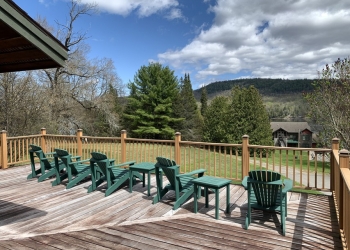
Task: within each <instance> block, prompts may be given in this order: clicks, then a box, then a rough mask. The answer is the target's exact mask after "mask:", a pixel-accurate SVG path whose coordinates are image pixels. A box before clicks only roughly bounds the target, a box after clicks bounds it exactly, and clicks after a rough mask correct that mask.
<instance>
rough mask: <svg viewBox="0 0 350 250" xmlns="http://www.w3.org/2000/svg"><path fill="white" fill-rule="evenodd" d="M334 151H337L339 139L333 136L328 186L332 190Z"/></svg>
mask: <svg viewBox="0 0 350 250" xmlns="http://www.w3.org/2000/svg"><path fill="white" fill-rule="evenodd" d="M334 151H339V139H338V138H333V139H332V153H331V176H330V178H331V179H330V188H331V191H332V192H333V191H334V190H335V183H334V182H335V179H334V178H335V175H334V167H335V165H336V164H335V157H334Z"/></svg>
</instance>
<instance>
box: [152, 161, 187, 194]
mask: <svg viewBox="0 0 350 250" xmlns="http://www.w3.org/2000/svg"><path fill="white" fill-rule="evenodd" d="M156 159H157V163H156V165H155V166H156V167H159V168H161V169H162V170H163V173H164V174H165V176H166V177H167V178H168V180H169V183H170V185H171V186H173V187H175V182H176V175H178V174H179V166H178V165H176V162H175V161H173V160H170V159H168V158H165V157H156ZM180 185H181V183H180ZM181 188H182V187H180V189H181Z"/></svg>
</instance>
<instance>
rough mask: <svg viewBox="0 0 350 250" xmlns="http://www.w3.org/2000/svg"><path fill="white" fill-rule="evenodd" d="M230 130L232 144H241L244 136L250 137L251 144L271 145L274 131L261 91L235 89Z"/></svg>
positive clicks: (251, 88) (252, 88) (231, 107)
mask: <svg viewBox="0 0 350 250" xmlns="http://www.w3.org/2000/svg"><path fill="white" fill-rule="evenodd" d="M231 100H232V102H231V106H230V114H231V115H230V118H229V123H230V127H229V128H230V129H229V134H230V135H231V136H232V138H231V141H230V142H231V143H240V142H241V141H242V136H243V135H245V134H246V135H249V143H250V144H256V145H271V143H272V139H271V135H272V131H271V126H270V121H269V117H268V114H267V111H266V108H265V106H264V103H263V100H262V97H261V95H260V94H259V91H258V90H257V89H256V88H255V87H253V86H250V87H249V88H240V87H238V86H236V87H234V88H233V90H232V94H231Z"/></svg>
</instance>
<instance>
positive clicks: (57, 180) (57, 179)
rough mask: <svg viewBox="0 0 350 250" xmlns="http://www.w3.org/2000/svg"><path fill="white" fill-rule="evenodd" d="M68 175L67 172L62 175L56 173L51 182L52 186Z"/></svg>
mask: <svg viewBox="0 0 350 250" xmlns="http://www.w3.org/2000/svg"><path fill="white" fill-rule="evenodd" d="M67 177H68V174H67V173H65V174H63V175H61V176H60V175H58V177H56V180H54V181H53V182H52V186H57V185H58V184H60V183H61V182H62V181H63V180H64V179H66V178H67Z"/></svg>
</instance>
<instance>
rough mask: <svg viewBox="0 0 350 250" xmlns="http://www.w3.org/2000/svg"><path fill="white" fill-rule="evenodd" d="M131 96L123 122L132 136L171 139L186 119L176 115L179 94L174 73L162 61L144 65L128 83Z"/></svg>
mask: <svg viewBox="0 0 350 250" xmlns="http://www.w3.org/2000/svg"><path fill="white" fill-rule="evenodd" d="M128 88H129V89H130V96H129V98H128V104H127V106H126V108H125V111H124V113H123V118H122V124H123V126H124V128H125V129H127V130H128V131H129V133H130V134H131V136H133V137H139V138H150V139H171V138H173V137H174V134H175V130H174V127H175V126H176V124H177V123H178V122H180V121H181V120H182V119H181V118H177V117H176V116H175V114H174V110H173V103H175V101H176V98H178V94H179V83H178V80H177V78H176V77H175V76H174V72H173V71H172V70H170V69H169V68H168V67H163V66H162V65H161V64H159V63H151V64H149V65H148V66H142V67H141V68H140V69H139V70H138V72H137V73H136V75H135V77H134V81H133V82H130V83H129V84H128Z"/></svg>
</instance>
